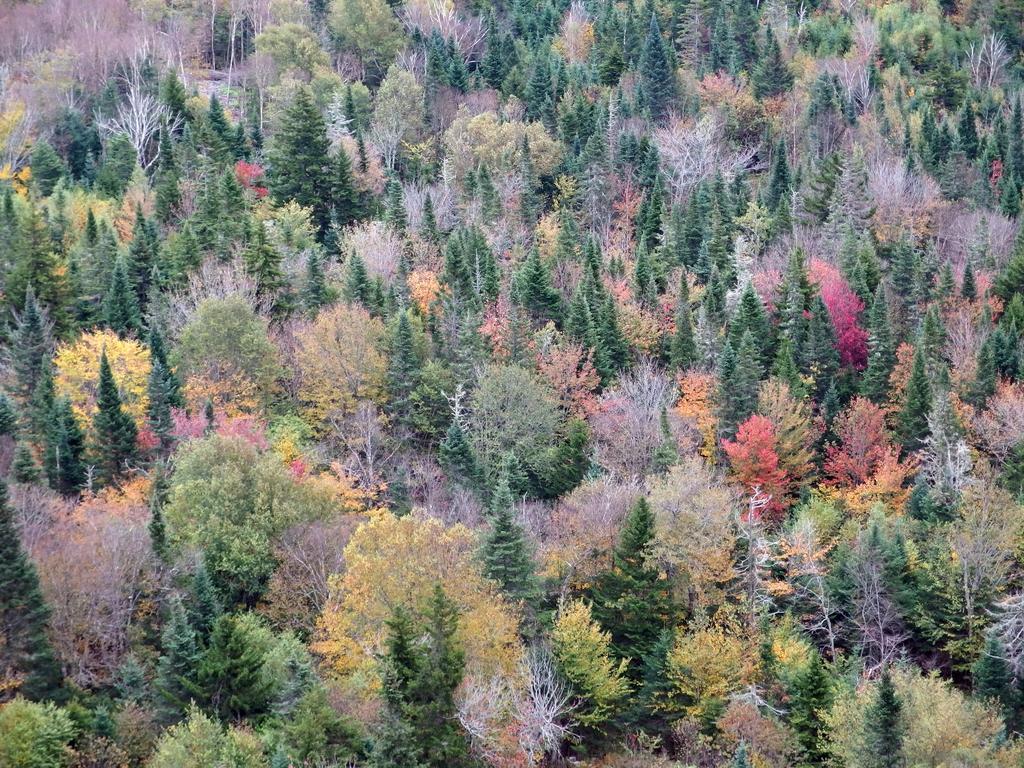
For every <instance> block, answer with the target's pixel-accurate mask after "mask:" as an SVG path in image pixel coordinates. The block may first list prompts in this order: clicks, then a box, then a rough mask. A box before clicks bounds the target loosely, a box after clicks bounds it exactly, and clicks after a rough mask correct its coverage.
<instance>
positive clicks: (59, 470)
mask: <svg viewBox="0 0 1024 768" xmlns="http://www.w3.org/2000/svg"><path fill="white" fill-rule="evenodd" d="M49 414H50V415H49V417H48V419H47V425H46V429H45V431H44V432H43V437H44V451H43V469H44V471H45V472H46V478H47V480H48V482H49V484H50V487H51V488H53V489H54V490H55V491H59V492H60V493H63V494H65V495H71V494H74V493H77V492H78V491H79V490H81V488H82V486H83V485H85V481H86V467H85V462H84V456H85V435H84V434H83V433H82V429H81V427H79V425H78V419H77V418H76V417H75V413H74V411H73V410H72V408H71V402H70V401H69V400H68V399H67V398H66V397H64V398H60V399H59V400H57V401H56V402H54V403H52V404H51V406H50V410H49Z"/></svg>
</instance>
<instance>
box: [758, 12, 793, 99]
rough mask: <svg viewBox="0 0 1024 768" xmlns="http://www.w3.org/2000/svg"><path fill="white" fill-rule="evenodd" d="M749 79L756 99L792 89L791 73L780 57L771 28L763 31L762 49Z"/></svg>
mask: <svg viewBox="0 0 1024 768" xmlns="http://www.w3.org/2000/svg"><path fill="white" fill-rule="evenodd" d="M750 79H751V83H752V84H753V87H754V96H755V97H756V98H758V99H765V98H769V97H772V96H778V95H779V94H781V93H785V92H786V91H788V90H789V89H790V88H792V87H793V73H792V72H791V71H790V69H789V64H788V63H787V62H786V60H785V59H784V58H783V57H782V49H781V48H780V47H779V42H778V40H776V39H775V34H774V33H773V32H772V28H771V27H768V29H767V30H766V31H765V35H764V48H763V49H762V51H761V55H760V57H759V60H758V62H757V66H756V67H754V72H753V75H752V76H751V78H750Z"/></svg>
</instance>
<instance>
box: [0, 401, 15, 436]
mask: <svg viewBox="0 0 1024 768" xmlns="http://www.w3.org/2000/svg"><path fill="white" fill-rule="evenodd" d="M17 430H18V415H17V414H16V413H15V411H14V404H13V403H11V399H10V398H9V397H8V396H7V393H6V392H0V437H6V436H12V437H13V436H14V435H15V433H16V432H17Z"/></svg>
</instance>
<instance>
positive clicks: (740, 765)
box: [730, 741, 753, 768]
mask: <svg viewBox="0 0 1024 768" xmlns="http://www.w3.org/2000/svg"><path fill="white" fill-rule="evenodd" d="M730 768H753V765H752V764H751V762H750V754H749V752H748V751H747V742H745V741H741V742H740V745H739V746H738V747H737V748H736V754H735V755H733V757H732V763H731V764H730Z"/></svg>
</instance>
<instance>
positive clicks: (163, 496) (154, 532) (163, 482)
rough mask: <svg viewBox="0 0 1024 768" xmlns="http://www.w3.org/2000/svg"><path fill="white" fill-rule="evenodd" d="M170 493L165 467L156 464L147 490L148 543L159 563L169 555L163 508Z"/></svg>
mask: <svg viewBox="0 0 1024 768" xmlns="http://www.w3.org/2000/svg"><path fill="white" fill-rule="evenodd" d="M169 492H170V483H169V482H168V479H167V467H166V465H165V464H164V463H163V462H158V463H157V465H156V466H155V467H154V468H153V482H152V484H151V485H150V488H149V525H148V526H147V528H148V531H149V543H150V546H152V548H153V554H155V555H156V556H157V557H158V558H159V559H160V560H161V561H164V562H166V561H167V556H168V553H169V549H168V544H167V524H166V522H165V521H164V511H163V510H164V506H165V504H166V503H167V495H168V493H169Z"/></svg>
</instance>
